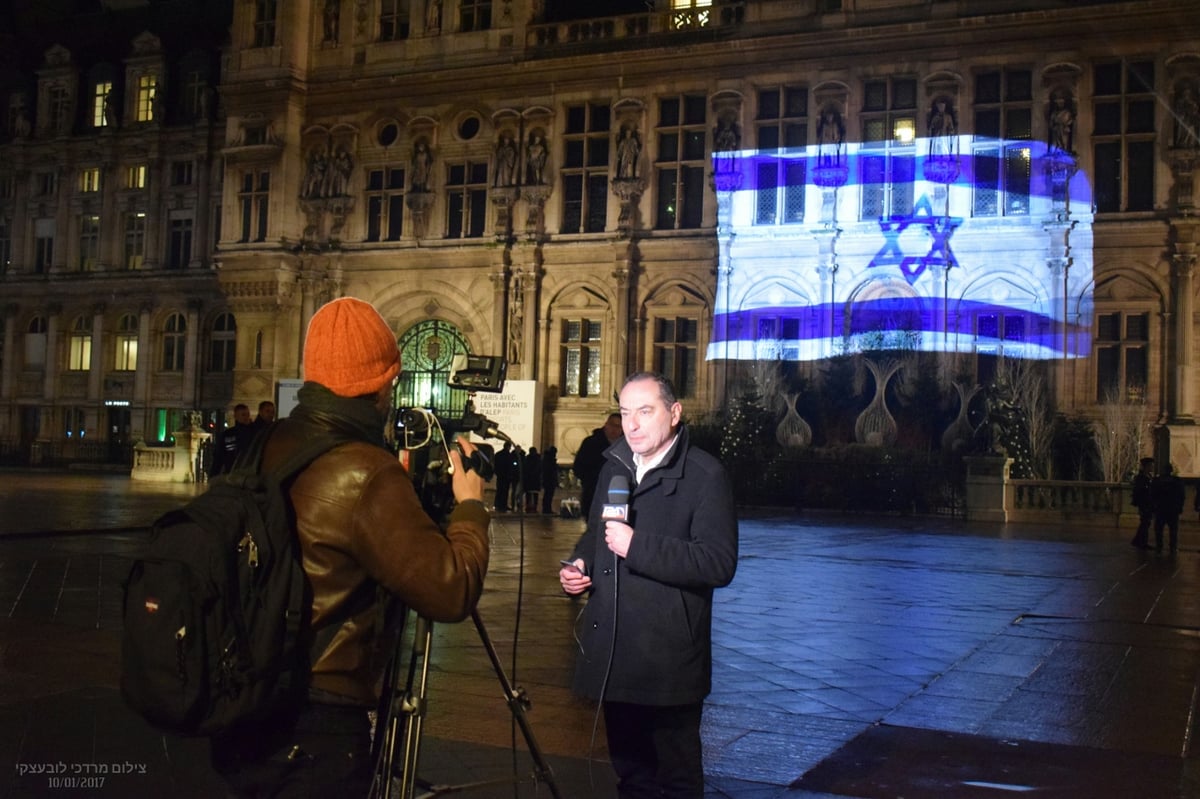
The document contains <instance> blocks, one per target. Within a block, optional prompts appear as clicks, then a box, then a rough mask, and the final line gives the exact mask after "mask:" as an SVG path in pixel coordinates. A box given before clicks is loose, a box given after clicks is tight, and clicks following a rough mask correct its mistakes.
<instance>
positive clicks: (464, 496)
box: [450, 436, 483, 502]
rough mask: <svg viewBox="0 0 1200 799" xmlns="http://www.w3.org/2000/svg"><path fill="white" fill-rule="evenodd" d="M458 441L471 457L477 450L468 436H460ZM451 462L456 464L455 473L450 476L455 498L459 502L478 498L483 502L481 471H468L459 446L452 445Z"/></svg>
mask: <svg viewBox="0 0 1200 799" xmlns="http://www.w3.org/2000/svg"><path fill="white" fill-rule="evenodd" d="M457 442H458V446H460V447H462V451H463V452H465V453H466V454H467V457H470V456H471V453H472V452H474V451H475V445H474V444H472V443H471V442H470V441H468V440H467V439H466V438H464V437H462V436H459V437H458V439H457ZM450 463H451V464H452V465H453V466H454V474H452V475H451V476H450V486H451V488H452V489H453V491H454V499H455V500H457V501H458V502H464V501H466V500H468V499H477V500H479V501H480V502H483V478H482V477H480V476H479V472H476V471H474V470H472V471H467V467H465V466H464V465H463V460H462V455H460V454H459V452H458V448H457V447H450Z"/></svg>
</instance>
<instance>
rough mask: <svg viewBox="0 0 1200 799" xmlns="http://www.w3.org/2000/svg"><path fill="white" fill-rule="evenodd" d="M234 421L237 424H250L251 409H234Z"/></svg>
mask: <svg viewBox="0 0 1200 799" xmlns="http://www.w3.org/2000/svg"><path fill="white" fill-rule="evenodd" d="M233 421H234V423H235V424H250V409H249V408H235V409H234V411H233Z"/></svg>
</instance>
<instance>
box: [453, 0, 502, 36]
mask: <svg viewBox="0 0 1200 799" xmlns="http://www.w3.org/2000/svg"><path fill="white" fill-rule="evenodd" d="M458 14H459V20H460V25H459V29H460V30H461V31H463V32H464V33H468V32H470V31H485V30H487V29H488V28H490V27H492V0H462V4H461V5H460V6H459V11H458ZM444 25H445V23H444V22H443V27H444Z"/></svg>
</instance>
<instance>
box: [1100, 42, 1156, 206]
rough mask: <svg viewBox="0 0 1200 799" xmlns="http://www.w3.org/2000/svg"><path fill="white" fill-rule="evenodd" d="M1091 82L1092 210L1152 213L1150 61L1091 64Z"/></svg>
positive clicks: (1152, 127)
mask: <svg viewBox="0 0 1200 799" xmlns="http://www.w3.org/2000/svg"><path fill="white" fill-rule="evenodd" d="M1092 81H1093V93H1094V100H1093V103H1092V105H1093V111H1092V114H1093V117H1094V120H1095V122H1094V128H1093V131H1092V154H1093V161H1094V163H1093V169H1094V172H1095V181H1094V184H1095V196H1096V210H1097V211H1099V212H1102V213H1103V212H1112V211H1150V210H1153V208H1154V167H1155V163H1154V136H1155V133H1154V127H1155V123H1154V114H1155V106H1156V105H1157V102H1158V101H1157V100H1156V99H1155V93H1154V62H1153V61H1149V60H1147V61H1113V62H1110V63H1106V64H1097V65H1096V66H1095V67H1094V69H1093V72H1092Z"/></svg>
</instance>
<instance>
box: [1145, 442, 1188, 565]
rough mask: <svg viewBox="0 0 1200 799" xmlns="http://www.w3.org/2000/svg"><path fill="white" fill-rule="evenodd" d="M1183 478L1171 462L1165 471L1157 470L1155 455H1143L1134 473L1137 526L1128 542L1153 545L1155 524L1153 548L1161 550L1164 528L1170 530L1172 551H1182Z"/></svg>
mask: <svg viewBox="0 0 1200 799" xmlns="http://www.w3.org/2000/svg"><path fill="white" fill-rule="evenodd" d="M1184 493H1185V492H1184V486H1183V481H1182V480H1180V479H1179V475H1178V474H1177V473H1176V472H1175V467H1174V466H1173V465H1172V464H1167V466H1166V469H1165V470H1164V471H1163V473H1162V474H1155V472H1154V458H1142V460H1141V464H1140V468H1139V469H1138V473H1137V474H1136V475H1134V477H1133V506H1134V507H1135V508H1137V509H1138V526H1137V530H1136V531H1135V532H1134V534H1133V539H1132V540H1131V541H1130V542H1129V545H1130V546H1132V547H1134V548H1136V549H1149V548H1150V528H1151V526H1153V528H1154V548H1155V549H1156V550H1158V551H1160V552H1161V551H1162V548H1163V530H1164V529H1165V530H1166V531H1167V534H1168V542H1169V546H1170V552H1171V554H1172V555H1174V554H1176V553H1177V552H1178V551H1179V517H1180V516H1182V515H1183V505H1184ZM1196 510H1197V511H1198V512H1200V492H1198V493H1197V495H1196Z"/></svg>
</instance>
